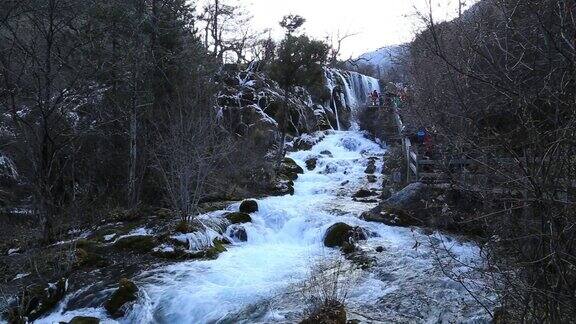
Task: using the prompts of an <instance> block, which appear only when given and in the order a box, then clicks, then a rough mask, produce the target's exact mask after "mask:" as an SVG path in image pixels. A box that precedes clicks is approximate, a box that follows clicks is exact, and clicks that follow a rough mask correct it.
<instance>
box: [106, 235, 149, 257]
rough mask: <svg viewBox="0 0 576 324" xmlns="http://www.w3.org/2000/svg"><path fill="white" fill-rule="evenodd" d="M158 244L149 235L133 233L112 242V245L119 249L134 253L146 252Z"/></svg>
mask: <svg viewBox="0 0 576 324" xmlns="http://www.w3.org/2000/svg"><path fill="white" fill-rule="evenodd" d="M156 245H158V241H157V240H156V238H155V237H154V236H151V235H135V236H127V237H123V238H120V239H118V240H117V241H116V243H114V247H115V248H117V249H119V250H124V251H131V252H136V253H142V254H144V253H148V252H150V251H152V249H153V248H154V247H155V246H156Z"/></svg>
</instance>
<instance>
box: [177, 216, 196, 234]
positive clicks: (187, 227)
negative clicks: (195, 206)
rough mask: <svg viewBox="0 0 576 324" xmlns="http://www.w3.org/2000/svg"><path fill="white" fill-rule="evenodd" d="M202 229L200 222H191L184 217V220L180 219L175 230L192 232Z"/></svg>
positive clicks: (184, 232) (183, 232)
mask: <svg viewBox="0 0 576 324" xmlns="http://www.w3.org/2000/svg"><path fill="white" fill-rule="evenodd" d="M200 229H202V227H201V226H199V224H197V223H194V222H189V221H187V220H184V219H183V220H181V221H179V222H178V224H176V227H175V228H174V231H176V232H177V233H182V234H186V233H192V232H196V231H199V230H200Z"/></svg>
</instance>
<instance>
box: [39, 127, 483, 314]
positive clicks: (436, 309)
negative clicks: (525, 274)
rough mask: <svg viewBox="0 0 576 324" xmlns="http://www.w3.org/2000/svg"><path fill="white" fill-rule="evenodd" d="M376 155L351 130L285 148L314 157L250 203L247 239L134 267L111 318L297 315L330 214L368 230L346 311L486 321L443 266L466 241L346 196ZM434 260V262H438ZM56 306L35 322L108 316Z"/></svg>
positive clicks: (466, 247)
mask: <svg viewBox="0 0 576 324" xmlns="http://www.w3.org/2000/svg"><path fill="white" fill-rule="evenodd" d="M326 151H329V153H330V154H328V153H327V152H326ZM384 153H385V150H384V149H383V148H381V147H380V146H379V145H377V144H376V143H374V142H372V141H370V140H368V139H366V138H365V137H364V136H363V134H362V133H360V132H358V131H338V132H332V133H330V134H328V135H327V136H326V137H325V138H324V139H323V140H321V141H320V142H319V143H318V144H316V145H315V146H314V147H313V148H312V149H311V150H309V151H299V152H295V153H292V154H291V155H290V157H291V158H293V159H294V160H295V161H296V162H297V163H298V164H299V165H301V166H302V167H303V168H304V169H305V161H306V159H308V158H310V157H316V158H318V162H317V167H316V169H315V170H313V171H306V172H305V174H303V175H300V177H299V179H298V180H297V181H296V183H295V195H294V196H283V197H270V198H264V199H260V200H258V204H259V207H260V210H259V211H258V212H257V213H254V214H253V215H252V219H253V222H252V223H250V224H245V228H246V232H247V234H248V241H247V242H233V245H232V246H230V247H228V251H226V252H224V253H222V254H220V256H219V257H218V259H216V260H207V261H190V262H181V263H177V264H174V265H170V266H166V267H163V268H160V269H155V270H152V271H149V272H147V273H143V274H141V275H140V276H139V277H137V278H135V281H136V282H137V284H138V286H139V287H140V288H141V298H140V300H139V301H138V302H137V303H136V305H134V306H133V307H132V309H131V310H129V312H128V314H127V316H126V317H124V318H122V319H120V320H119V321H120V322H122V323H255V322H256V323H270V322H274V323H279V322H280V323H281V322H287V323H292V322H297V321H298V320H299V319H300V316H302V310H303V309H304V306H303V305H302V301H301V300H300V299H301V298H300V297H299V296H296V295H295V294H292V293H291V292H293V287H294V285H296V284H298V283H299V282H302V281H305V280H306V279H307V276H308V274H309V270H310V268H311V266H312V265H313V263H314V262H315V261H314V260H316V259H318V258H322V259H337V258H341V256H340V255H341V254H340V251H338V250H336V249H328V248H325V247H324V246H323V243H322V241H323V236H324V233H325V232H326V229H327V228H328V227H329V226H331V225H332V224H334V223H336V222H346V223H348V224H350V225H358V226H362V227H363V228H365V229H367V230H368V231H369V232H372V233H373V235H372V237H370V238H369V239H368V240H367V241H366V242H362V243H361V244H360V248H361V249H363V250H365V251H366V254H367V255H368V256H369V257H372V258H374V260H375V263H374V266H373V267H371V268H368V269H366V270H364V271H361V272H360V273H359V277H358V278H357V280H356V281H355V284H354V285H353V286H352V287H351V288H350V289H351V290H350V293H349V298H348V300H347V307H348V312H349V318H355V319H359V320H361V321H363V322H379V321H382V322H434V323H436V322H483V321H487V315H486V314H485V313H484V311H483V309H482V308H481V307H480V306H479V305H477V304H475V303H474V302H473V299H472V297H471V296H470V295H469V294H468V293H467V292H466V290H465V289H464V287H462V285H460V284H459V283H456V282H454V281H452V280H450V279H448V278H447V277H446V276H445V274H444V271H453V272H465V271H467V270H466V269H467V267H465V266H464V264H477V265H481V259H480V257H479V250H478V249H477V248H476V247H475V246H474V245H473V244H470V243H462V242H458V241H457V240H454V239H451V238H449V237H445V236H442V235H439V234H435V235H432V236H427V235H424V234H422V233H420V232H419V231H417V230H411V229H408V228H393V227H389V226H386V225H383V224H378V223H369V222H365V221H363V220H361V219H359V215H360V214H361V213H362V212H363V211H366V210H368V209H369V208H371V207H373V206H374V205H373V204H366V203H361V202H355V201H353V200H352V198H351V196H352V194H353V193H354V192H356V191H357V190H358V189H360V188H374V189H380V188H378V187H379V183H380V182H378V183H375V184H369V183H368V182H367V180H366V174H365V173H364V170H365V168H366V166H367V164H368V158H370V157H379V158H380V157H381V156H383V154H384ZM378 161H382V159H378ZM378 163H379V164H378V165H377V166H378V169H381V168H382V167H383V166H382V165H381V162H378ZM380 171H381V170H378V171H377V174H378V175H379V174H380ZM237 207H238V206H237V205H233V206H230V207H229V209H231V210H235V209H236V208H237ZM434 245H436V246H441V247H444V248H445V249H440V250H449V251H451V255H448V253H446V252H445V251H444V252H439V251H438V250H439V249H435V248H434ZM379 246H381V247H383V249H384V251H383V252H381V253H378V252H376V247H379ZM437 261H443V266H442V267H441V266H440V265H439V263H438V262H437ZM481 286H482V285H481V282H475V283H471V285H470V286H469V287H467V288H469V289H472V290H473V291H474V289H477V290H478V291H480V290H481ZM62 309H63V307H61V309H60V311H58V312H56V313H54V314H52V315H50V316H48V317H47V318H44V319H42V320H39V321H37V322H38V323H53V322H58V321H68V320H70V319H72V318H73V317H74V316H78V315H84V316H96V317H99V318H102V319H103V320H104V323H106V322H114V321H113V320H111V319H109V318H107V317H106V314H105V311H104V310H103V309H101V308H100V309H95V308H90V309H81V310H75V311H68V312H64V311H63V310H62Z"/></svg>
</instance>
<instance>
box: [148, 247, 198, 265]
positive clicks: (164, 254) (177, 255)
mask: <svg viewBox="0 0 576 324" xmlns="http://www.w3.org/2000/svg"><path fill="white" fill-rule="evenodd" d="M187 247H188V246H186V248H187ZM186 248H185V247H183V246H173V245H170V244H162V245H160V246H157V247H155V248H154V249H152V255H153V256H155V257H157V258H161V259H165V260H173V261H176V260H186V259H189V258H190V254H189V253H188V252H187V251H186Z"/></svg>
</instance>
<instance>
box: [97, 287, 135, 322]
mask: <svg viewBox="0 0 576 324" xmlns="http://www.w3.org/2000/svg"><path fill="white" fill-rule="evenodd" d="M137 299H138V287H137V286H136V284H135V283H133V282H132V281H130V280H128V279H126V278H122V279H120V284H119V287H118V289H116V291H114V293H113V294H112V296H111V297H110V299H109V300H108V301H106V303H105V304H104V308H106V311H107V312H108V314H109V315H110V316H112V318H119V317H122V316H124V311H123V310H122V308H123V306H124V305H126V304H128V303H130V302H133V301H136V300H137Z"/></svg>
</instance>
